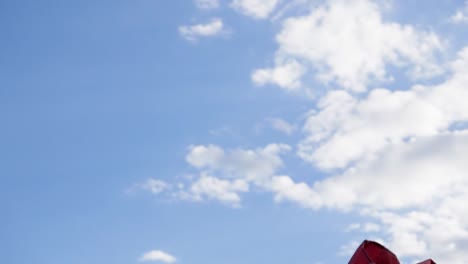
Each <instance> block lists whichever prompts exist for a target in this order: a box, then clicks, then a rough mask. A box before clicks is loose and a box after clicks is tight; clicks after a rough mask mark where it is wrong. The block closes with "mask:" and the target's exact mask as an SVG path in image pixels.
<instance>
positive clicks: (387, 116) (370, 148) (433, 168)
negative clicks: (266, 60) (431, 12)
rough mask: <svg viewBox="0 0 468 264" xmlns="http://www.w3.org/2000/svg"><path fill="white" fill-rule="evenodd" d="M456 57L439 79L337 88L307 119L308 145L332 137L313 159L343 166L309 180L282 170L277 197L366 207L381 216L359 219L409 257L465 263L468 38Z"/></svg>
mask: <svg viewBox="0 0 468 264" xmlns="http://www.w3.org/2000/svg"><path fill="white" fill-rule="evenodd" d="M450 67H451V69H452V72H453V73H452V75H451V76H450V77H448V79H447V80H446V81H445V82H442V83H441V84H439V85H431V86H420V85H419V86H414V87H413V88H412V89H410V90H406V91H394V92H392V91H389V90H384V89H377V90H374V91H371V92H370V94H369V96H367V97H365V98H363V99H356V98H355V97H354V96H352V95H350V94H348V93H346V92H343V91H341V92H332V93H330V94H329V95H328V96H327V97H326V98H325V99H324V100H322V102H321V103H320V106H319V108H320V109H319V111H318V112H316V113H314V114H313V115H312V116H311V118H312V119H309V120H308V122H307V124H306V131H308V132H309V133H310V134H309V136H308V139H307V140H309V141H310V142H308V143H307V144H310V145H309V146H308V148H309V149H308V151H310V150H317V149H320V148H323V146H331V147H326V148H324V151H323V152H320V153H318V154H317V153H315V152H314V151H312V152H311V153H315V154H316V155H315V157H314V158H313V159H312V160H311V161H312V162H314V164H317V165H318V166H319V167H322V168H323V169H328V168H342V169H343V170H344V172H342V173H339V174H338V175H336V176H331V177H328V178H326V179H324V180H320V181H315V182H313V183H311V184H307V183H304V182H302V183H301V182H295V181H294V179H293V178H291V177H289V176H275V177H273V178H272V181H271V185H270V190H271V191H272V192H273V193H274V195H275V200H276V201H277V202H281V201H291V202H295V203H298V204H299V205H301V206H303V207H307V208H312V209H320V208H323V207H326V208H334V209H339V210H344V211H355V212H361V214H362V215H363V216H364V218H366V220H367V221H368V220H369V217H370V218H372V219H374V220H375V221H376V222H372V223H369V222H368V223H363V224H359V225H354V226H353V227H352V229H359V230H361V231H362V232H364V233H366V232H379V233H381V234H383V235H385V236H386V237H387V239H386V241H388V246H389V247H390V248H392V249H393V250H394V251H395V252H396V253H397V255H399V256H401V257H402V258H418V259H421V258H424V257H427V256H429V255H430V256H432V257H433V258H435V259H436V260H437V261H438V262H441V263H442V262H447V263H456V264H462V263H467V261H468V254H467V253H466V252H465V251H464V249H465V248H466V247H467V246H468V211H467V210H468V207H467V206H465V202H466V201H467V200H468V177H467V175H466V172H467V171H468V163H467V162H466V157H468V130H463V127H465V126H463V125H461V126H458V127H459V129H461V130H455V131H454V130H453V127H457V126H456V124H460V123H461V124H463V123H464V122H466V121H468V107H467V106H466V104H465V102H464V98H468V74H467V73H468V48H465V49H463V50H462V51H461V52H460V53H459V56H458V58H457V59H456V60H455V61H454V62H453V63H451V64H450ZM338 139H339V140H338ZM303 150H304V149H303ZM312 156H314V154H312ZM350 228H351V227H350Z"/></svg>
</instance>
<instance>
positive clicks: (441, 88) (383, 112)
mask: <svg viewBox="0 0 468 264" xmlns="http://www.w3.org/2000/svg"><path fill="white" fill-rule="evenodd" d="M451 68H452V71H453V74H452V76H451V77H450V78H449V79H448V80H447V81H446V82H443V83H441V84H439V85H434V86H422V85H416V86H414V87H412V88H411V89H409V90H404V91H390V90H386V89H375V90H372V91H371V92H370V93H369V95H368V96H367V97H366V98H364V99H357V98H355V97H353V96H352V95H351V94H349V93H347V92H345V91H332V92H330V93H329V94H328V95H327V96H325V97H324V98H323V99H322V100H321V101H320V103H319V104H318V111H316V112H315V113H312V114H311V115H310V116H309V118H308V120H307V122H306V125H305V127H304V130H305V131H306V132H307V133H308V136H307V138H306V139H305V140H303V141H302V142H301V143H300V144H299V155H300V156H301V157H302V158H304V159H305V160H308V161H310V162H312V163H314V164H316V165H317V166H318V167H320V168H323V169H333V168H346V167H347V166H348V165H349V164H351V163H353V162H356V161H360V160H366V159H372V158H373V157H375V155H377V154H379V153H380V152H381V151H383V150H384V149H385V148H386V147H387V146H390V145H392V144H396V143H401V142H405V141H408V140H411V139H412V138H415V137H420V136H431V135H436V134H439V133H441V132H444V131H446V130H448V129H449V128H450V127H451V126H453V125H454V124H457V123H460V122H465V121H468V105H467V104H466V103H465V101H464V99H463V98H468V86H467V84H468V75H467V73H468V48H467V49H464V50H463V51H461V52H460V55H459V58H458V59H457V60H456V61H455V62H453V63H452V64H451Z"/></svg>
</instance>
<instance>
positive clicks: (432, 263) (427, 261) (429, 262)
mask: <svg viewBox="0 0 468 264" xmlns="http://www.w3.org/2000/svg"><path fill="white" fill-rule="evenodd" d="M418 264H436V263H435V262H434V261H433V260H432V259H428V260H425V261H423V262H419V263H418Z"/></svg>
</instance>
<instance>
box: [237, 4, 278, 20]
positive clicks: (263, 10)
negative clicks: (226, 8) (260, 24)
mask: <svg viewBox="0 0 468 264" xmlns="http://www.w3.org/2000/svg"><path fill="white" fill-rule="evenodd" d="M278 3H279V0H233V1H232V3H231V6H232V7H233V8H234V9H236V10H238V11H240V12H241V13H243V14H245V15H247V16H251V17H254V18H258V19H262V18H267V17H268V16H269V15H270V13H271V12H273V10H274V9H275V8H276V6H277V5H278Z"/></svg>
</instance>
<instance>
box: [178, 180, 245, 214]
mask: <svg viewBox="0 0 468 264" xmlns="http://www.w3.org/2000/svg"><path fill="white" fill-rule="evenodd" d="M247 191H249V184H248V183H247V181H245V180H242V179H237V180H225V179H220V178H216V177H213V176H210V175H208V174H206V173H201V176H200V177H199V178H198V179H197V180H196V181H195V182H193V183H192V185H191V186H190V188H189V189H188V190H187V191H182V192H180V193H178V194H177V195H178V196H179V197H180V198H182V199H188V200H193V201H203V200H205V199H210V200H218V201H220V202H222V203H225V204H229V205H231V206H233V207H239V206H240V202H241V198H240V196H239V193H241V192H247Z"/></svg>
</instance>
